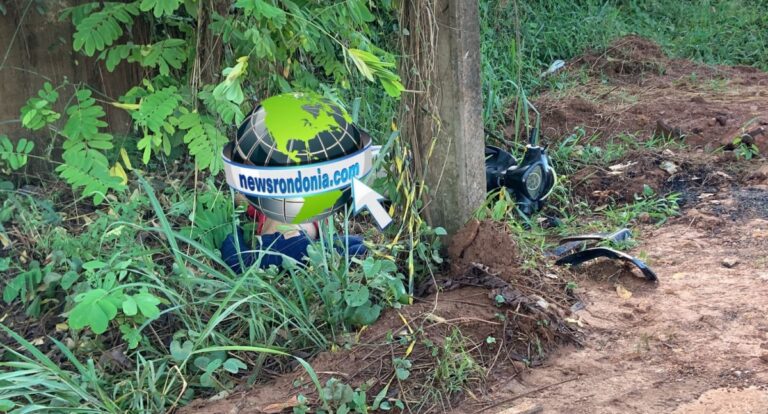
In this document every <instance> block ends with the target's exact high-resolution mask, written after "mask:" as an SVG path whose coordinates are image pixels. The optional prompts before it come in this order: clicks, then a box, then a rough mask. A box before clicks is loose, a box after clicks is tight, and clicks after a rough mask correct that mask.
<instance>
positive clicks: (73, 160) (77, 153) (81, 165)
mask: <svg viewBox="0 0 768 414" xmlns="http://www.w3.org/2000/svg"><path fill="white" fill-rule="evenodd" d="M62 158H63V159H64V164H62V165H60V166H58V167H57V168H56V171H57V172H58V173H59V175H60V176H61V178H63V179H65V180H66V181H67V182H68V183H69V184H70V185H71V186H72V188H75V189H76V188H80V187H83V190H82V192H83V195H84V196H86V197H89V196H93V202H94V203H95V204H100V203H101V202H102V201H103V200H104V197H106V195H107V192H109V190H122V189H124V188H125V186H124V185H123V184H122V180H121V179H120V177H113V176H112V175H110V173H109V166H108V165H107V164H106V158H105V157H104V155H103V154H101V153H100V152H98V151H96V150H92V149H91V150H87V149H85V148H84V146H83V145H79V146H76V147H74V148H72V149H70V150H67V151H65V152H64V154H62Z"/></svg>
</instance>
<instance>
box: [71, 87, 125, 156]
mask: <svg viewBox="0 0 768 414" xmlns="http://www.w3.org/2000/svg"><path fill="white" fill-rule="evenodd" d="M75 101H76V102H75V104H74V105H72V106H70V107H69V108H67V115H68V116H69V119H67V123H66V125H64V128H63V129H62V130H61V134H62V135H64V136H65V137H66V138H67V140H66V141H64V145H63V146H64V150H65V151H66V150H68V149H70V148H72V147H73V146H75V145H78V144H83V145H84V146H85V147H87V148H96V149H110V148H112V136H111V135H109V134H105V133H101V132H99V128H103V127H106V126H107V123H106V122H104V121H103V120H102V119H101V118H102V117H104V116H105V115H106V114H105V113H104V108H102V107H101V105H96V100H95V99H93V98H92V97H91V91H90V90H88V89H80V90H78V91H77V92H75Z"/></svg>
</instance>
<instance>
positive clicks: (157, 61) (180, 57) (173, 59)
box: [107, 39, 187, 75]
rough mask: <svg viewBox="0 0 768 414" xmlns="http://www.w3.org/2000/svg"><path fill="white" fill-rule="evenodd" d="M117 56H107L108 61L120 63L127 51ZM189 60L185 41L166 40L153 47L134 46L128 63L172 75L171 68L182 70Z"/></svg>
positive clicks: (120, 52)
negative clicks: (156, 69) (134, 63)
mask: <svg viewBox="0 0 768 414" xmlns="http://www.w3.org/2000/svg"><path fill="white" fill-rule="evenodd" d="M115 53H119V54H118V55H117V56H114V57H111V56H110V53H108V54H107V59H110V57H111V58H112V61H113V62H114V61H118V62H119V59H120V56H122V55H123V54H124V53H125V51H124V50H119V51H116V52H115ZM186 60H187V42H186V41H184V40H183V39H166V40H162V41H160V42H157V43H153V44H151V45H142V46H132V47H131V49H130V55H129V56H128V62H136V63H139V64H140V65H141V66H144V67H149V68H158V69H159V71H160V74H161V75H168V74H170V71H171V68H174V69H181V68H182V66H183V63H184V62H185V61H186Z"/></svg>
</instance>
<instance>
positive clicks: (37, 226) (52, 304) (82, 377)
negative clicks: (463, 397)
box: [0, 0, 768, 413]
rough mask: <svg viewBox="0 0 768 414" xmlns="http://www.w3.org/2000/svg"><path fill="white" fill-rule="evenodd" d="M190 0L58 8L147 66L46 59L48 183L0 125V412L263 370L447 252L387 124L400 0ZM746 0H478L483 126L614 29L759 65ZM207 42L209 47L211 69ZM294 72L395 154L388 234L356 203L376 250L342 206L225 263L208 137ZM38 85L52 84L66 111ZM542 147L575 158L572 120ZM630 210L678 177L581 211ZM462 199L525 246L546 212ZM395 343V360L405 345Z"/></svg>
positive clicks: (88, 403)
mask: <svg viewBox="0 0 768 414" xmlns="http://www.w3.org/2000/svg"><path fill="white" fill-rule="evenodd" d="M203 3H204V2H196V1H193V0H185V1H179V0H140V1H135V2H129V3H106V4H104V5H101V4H100V3H89V4H85V5H82V6H78V7H77V8H75V9H71V10H69V11H67V12H66V13H65V15H64V17H65V18H67V19H71V21H72V22H73V23H74V24H75V26H76V27H77V30H76V33H75V36H74V39H71V41H72V44H73V47H74V49H75V50H79V51H81V52H82V53H84V54H86V55H88V56H98V57H100V58H101V59H103V60H104V61H105V64H106V66H107V67H108V68H110V67H112V68H114V67H115V65H118V64H120V62H121V61H123V60H125V61H128V62H135V63H138V64H139V65H141V66H142V67H144V68H145V69H147V70H148V73H150V74H151V76H148V77H147V78H146V79H145V80H144V81H143V82H142V83H141V84H139V85H136V87H135V88H133V89H132V90H130V91H129V92H128V93H127V94H126V95H125V96H123V97H112V98H116V99H115V101H111V102H106V103H105V102H103V100H102V99H101V97H98V98H99V99H98V100H97V97H96V96H94V94H93V92H92V91H91V90H90V89H88V86H87V85H72V84H62V85H50V84H47V83H44V82H42V80H41V84H40V93H39V94H38V95H37V96H35V97H30V100H29V102H28V104H27V105H25V106H24V108H20V120H21V122H22V123H23V125H24V127H26V128H27V129H29V130H30V131H46V133H48V134H50V137H51V140H50V142H51V143H52V144H51V148H45V149H44V151H43V153H44V154H45V156H46V157H47V156H50V155H51V154H54V153H56V152H55V151H53V146H56V149H59V148H61V149H63V151H64V152H63V158H62V161H63V163H59V162H56V164H55V165H56V167H55V168H56V172H57V173H58V175H59V177H60V179H63V181H65V182H66V183H67V185H65V184H63V183H62V181H58V179H57V178H56V177H50V178H47V181H45V182H44V184H45V189H41V188H35V187H34V186H32V187H25V185H26V184H29V183H31V182H32V180H29V179H28V177H26V176H25V175H24V169H23V166H24V163H25V162H26V160H27V157H28V154H30V152H31V151H32V149H33V148H32V146H31V143H30V142H29V141H25V140H13V141H12V140H11V139H10V138H8V137H5V136H0V170H2V172H3V174H6V175H4V176H3V179H2V180H0V187H1V188H0V191H1V192H0V246H1V247H2V249H3V253H2V255H0V271H2V272H3V277H2V279H0V288H1V289H2V295H3V298H2V300H3V306H4V307H5V309H6V311H3V312H2V313H0V321H2V323H3V326H2V327H1V328H2V330H0V340H1V341H0V342H2V344H3V346H4V351H2V350H0V412H3V411H12V410H15V409H19V410H20V411H18V412H24V411H21V408H22V407H32V408H39V409H41V410H43V409H45V408H44V407H53V409H54V410H56V409H58V410H60V411H67V412H74V410H78V411H79V412H113V413H117V412H162V411H165V410H168V409H170V408H172V407H176V406H179V405H183V404H185V403H187V402H189V401H190V400H191V399H193V398H195V397H199V396H203V395H212V394H215V393H217V392H220V391H222V390H227V389H231V388H232V387H233V386H234V385H235V384H236V383H238V382H242V381H248V382H254V381H257V380H258V379H260V378H262V374H263V372H264V371H265V370H270V371H272V372H275V371H283V370H287V369H290V368H291V367H293V366H295V363H294V361H295V359H294V358H293V357H291V356H290V355H297V354H301V355H310V356H311V355H313V354H315V353H316V352H318V351H321V350H325V349H328V348H330V347H332V346H344V345H346V344H348V343H349V342H350V334H351V333H354V332H355V330H356V329H358V328H359V327H360V326H363V325H368V324H370V323H372V322H374V321H375V320H376V319H377V318H378V316H379V315H380V313H381V312H382V311H383V310H384V309H386V308H390V307H395V308H397V307H400V306H403V305H405V304H407V303H408V302H409V297H408V295H409V294H410V293H412V292H413V288H414V285H415V283H416V282H417V281H418V280H419V279H421V278H425V277H428V276H430V275H431V272H433V271H434V269H435V265H437V264H439V263H440V262H441V261H442V259H441V258H440V255H439V253H438V252H439V249H440V244H439V241H438V239H437V237H436V236H438V235H440V234H442V233H443V230H442V229H439V228H438V229H431V228H429V227H428V226H426V225H425V224H424V223H423V222H422V221H421V219H420V218H419V216H418V210H419V208H420V201H419V200H417V199H416V197H415V194H416V193H417V187H418V183H416V182H415V179H413V178H412V177H413V175H412V174H413V171H412V170H411V169H412V168H413V167H412V165H411V164H410V162H411V160H410V158H409V157H407V145H406V144H405V143H404V140H401V139H400V137H399V136H398V133H397V131H396V125H397V119H396V117H395V113H396V111H397V107H398V101H397V96H398V94H399V93H400V89H401V87H400V85H399V82H398V80H397V77H396V75H395V72H396V70H395V66H394V65H395V63H396V56H398V54H399V52H398V51H397V50H394V47H395V46H394V45H397V44H398V41H397V36H398V33H399V29H398V26H397V22H396V15H397V10H396V7H397V3H398V2H395V1H392V2H390V1H382V2H368V1H364V0H348V1H344V2H337V3H334V4H332V5H328V4H327V2H324V1H319V0H318V1H288V0H275V1H267V0H238V1H236V2H233V4H234V6H233V7H232V9H231V10H229V13H228V14H226V15H222V14H220V11H214V10H209V9H208V8H207V6H205V5H204V4H203ZM760 3H761V2H759V1H746V0H744V1H741V0H730V1H717V2H716V1H711V2H710V1H694V2H676V1H669V0H654V1H615V2H605V1H603V2H600V1H596V0H586V1H581V2H550V1H532V2H516V1H513V0H482V1H480V8H481V26H482V36H483V37H482V55H483V63H482V65H483V66H482V68H483V73H482V76H483V96H484V103H485V106H484V117H485V121H486V126H487V127H488V128H490V129H491V130H495V129H497V128H498V127H500V126H502V125H504V124H505V123H507V122H510V121H509V120H508V119H506V117H505V111H506V110H507V108H509V107H510V105H512V104H513V103H514V102H515V101H519V102H524V101H527V97H528V95H535V93H536V92H537V91H540V90H542V89H543V88H548V87H561V86H560V85H559V84H558V82H559V81H560V80H561V79H560V78H559V77H550V78H547V80H545V81H542V80H541V78H540V77H539V73H541V72H542V71H544V70H546V68H547V67H548V66H549V64H550V63H551V62H552V61H554V60H556V59H569V58H572V57H574V56H577V55H578V54H579V53H581V52H582V51H583V50H584V49H585V48H591V47H594V48H599V47H602V46H605V45H607V44H608V43H610V42H611V41H612V40H613V39H615V38H616V37H618V36H622V35H625V34H628V33H638V34H640V35H643V36H647V37H649V38H651V39H653V40H655V41H657V42H659V43H660V44H661V45H662V47H663V48H664V49H665V50H667V51H668V52H669V53H671V54H673V55H675V56H680V57H688V58H693V59H697V60H700V61H703V62H706V63H711V64H746V65H754V66H757V67H759V68H762V69H765V70H768V50H767V49H766V48H767V47H768V16H766V15H765V14H764V13H761V11H762V10H761V9H760V6H761V4H760ZM0 4H2V3H0ZM200 13H206V15H207V16H209V17H210V22H211V24H210V26H208V29H207V30H208V31H207V32H205V33H202V34H201V33H198V32H197V31H196V30H195V29H196V28H197V26H196V22H199V21H200V20H199V18H200V16H201V15H200ZM134 24H146V25H148V27H150V28H151V31H152V34H151V42H150V43H148V44H135V43H134V42H133V41H132V40H130V39H128V40H126V37H121V36H122V35H123V33H127V32H128V28H130V27H131V25H134ZM198 36H200V38H201V39H202V40H205V39H212V38H218V37H220V38H221V39H223V40H224V43H225V44H226V46H225V47H223V48H222V49H221V50H220V51H219V52H221V53H220V55H218V54H216V53H213V52H212V51H211V50H205V49H204V48H200V47H198V46H195V45H196V44H198V42H196V41H195V40H197V39H198ZM202 44H207V43H206V42H205V41H202ZM211 56H219V57H220V60H218V61H217V60H214V63H213V65H214V67H208V68H207V69H206V68H205V66H206V64H207V63H206V62H209V61H210V59H213V58H211ZM200 64H202V65H203V67H202V68H201V67H200V66H199V65H200ZM212 74H213V75H212ZM218 74H221V76H218ZM292 89H312V90H316V91H319V92H320V93H323V94H324V95H325V96H327V97H329V98H332V99H334V100H336V101H338V102H340V103H342V104H343V105H345V106H346V107H347V108H349V110H350V112H351V113H352V114H353V117H354V118H355V119H357V120H359V121H360V122H361V123H362V124H363V125H364V126H365V127H366V128H368V129H369V130H371V131H372V132H373V135H374V136H375V137H376V139H377V140H378V141H379V143H381V144H384V145H385V152H384V156H385V157H387V158H386V160H387V162H386V164H387V165H390V167H389V169H388V170H387V173H388V176H387V177H383V178H381V180H380V181H381V182H380V183H378V185H379V188H384V189H385V190H386V191H385V192H386V194H387V196H388V197H389V198H390V199H391V200H393V201H394V204H395V205H396V206H398V207H397V208H398V211H397V213H398V214H397V217H398V223H397V226H393V228H392V229H391V230H389V231H388V232H386V233H385V234H379V233H378V232H376V231H375V230H373V229H369V228H368V227H367V226H366V225H365V224H364V223H363V224H360V223H357V224H356V225H357V226H358V228H360V229H362V231H364V232H367V234H366V235H367V236H368V239H369V240H370V241H371V247H372V249H373V251H374V254H373V255H372V256H371V257H369V258H367V259H365V260H364V261H360V260H352V259H350V258H349V257H346V256H345V255H341V254H339V253H338V252H337V251H336V250H335V249H334V248H333V247H332V246H329V242H328V241H329V240H332V239H333V237H334V236H335V235H337V234H339V233H345V232H348V231H349V229H350V227H351V226H352V225H353V224H352V223H351V222H350V220H349V217H339V218H337V219H336V220H335V221H332V222H330V223H328V225H324V226H323V228H322V231H321V233H322V237H321V239H322V241H321V242H320V243H318V244H317V245H316V246H315V247H314V248H313V249H312V250H310V257H309V259H310V266H309V267H307V268H305V267H300V266H288V267H287V268H286V269H284V270H279V269H275V268H273V269H269V270H266V271H262V270H259V269H251V270H249V271H248V272H247V273H246V274H245V275H235V274H233V273H232V272H230V271H229V269H228V268H227V267H226V266H225V265H224V264H223V263H222V261H221V258H220V257H219V254H218V251H217V246H218V245H219V243H220V242H221V240H222V239H223V238H224V237H225V236H226V234H229V233H230V232H232V231H233V229H234V227H235V226H237V225H245V226H246V227H247V226H251V225H252V224H250V223H243V222H241V220H242V209H236V208H235V207H233V202H232V194H231V193H230V191H229V190H228V188H227V187H226V185H225V184H224V183H223V180H222V179H221V178H220V174H219V175H216V174H217V173H219V170H220V164H219V163H220V161H219V158H218V157H215V156H212V155H214V154H217V153H218V149H219V148H220V146H221V145H222V144H223V143H224V142H226V140H227V139H228V136H229V134H230V133H231V131H232V130H233V126H234V125H236V124H237V123H238V122H239V121H240V120H241V119H242V117H243V114H244V113H246V112H247V111H249V110H250V106H251V104H252V101H251V98H250V97H253V96H264V95H266V94H271V93H275V92H278V91H285V90H292ZM117 98H119V99H117ZM60 100H61V101H60ZM54 102H67V105H66V107H67V109H66V110H65V111H64V113H57V112H56V111H55V110H54V109H53V103H54ZM104 104H113V105H116V106H118V107H120V108H123V109H125V110H126V111H128V112H129V113H130V114H131V117H132V119H133V120H134V131H133V132H134V133H133V134H132V135H130V136H127V137H116V136H113V135H112V134H111V133H110V132H109V128H108V127H109V126H108V125H106V123H105V122H104V121H103V118H104V110H103V108H102V105H104ZM517 122H521V121H520V120H518V121H517ZM519 127H522V124H520V125H519ZM627 149H628V147H627V146H619V147H616V148H610V149H607V150H606V151H603V152H601V154H602V155H601V156H599V157H592V158H589V157H590V154H595V153H596V152H590V148H586V149H585V150H584V151H582V153H581V154H582V155H581V157H582V159H580V160H579V161H580V162H583V163H585V164H601V163H606V162H610V161H612V160H614V159H615V158H618V157H620V156H621V155H623V154H624V153H625V152H626V151H627ZM553 152H554V154H553V156H554V158H555V160H556V161H557V162H558V163H559V166H560V167H561V168H562V169H563V172H564V173H568V172H570V170H569V168H568V162H569V160H570V159H572V158H573V157H574V156H575V155H574V152H573V151H572V148H571V146H570V143H569V141H567V140H566V141H564V142H562V143H560V145H559V146H558V147H556V148H554V150H553ZM601 157H602V158H601ZM614 157H615V158H614ZM49 189H54V190H55V191H49ZM556 197H557V200H558V201H557V204H559V205H568V204H569V202H570V200H571V196H570V192H569V189H568V188H567V187H565V186H560V187H559V188H558V189H557V191H556ZM553 211H555V209H554V208H553V210H552V211H548V213H552V212H553ZM555 212H557V213H558V214H561V215H562V216H565V217H564V221H565V222H566V224H568V223H572V222H574V221H576V220H575V217H577V215H579V214H589V213H590V212H589V211H588V210H587V206H586V205H579V204H573V205H571V207H570V208H569V209H568V210H567V211H566V210H563V211H555ZM643 212H645V213H649V214H650V215H651V217H652V218H653V219H654V220H655V221H663V220H664V219H665V218H666V217H667V216H669V215H672V214H675V212H676V204H675V198H674V196H665V195H658V194H654V193H653V192H652V191H650V192H644V194H640V195H638V200H637V202H636V203H634V204H630V205H626V206H609V208H608V209H607V210H605V211H604V212H603V213H601V217H600V220H602V221H601V222H598V223H597V224H596V225H598V226H617V225H626V224H628V223H630V222H631V221H632V220H634V219H635V218H636V217H637V216H638V215H639V214H640V213H643ZM478 216H481V217H491V218H494V219H496V220H506V221H508V222H509V224H510V227H511V228H512V230H513V231H514V233H515V234H516V235H517V236H518V237H519V238H520V240H521V243H520V247H521V249H523V250H524V251H525V252H526V257H527V258H528V260H529V262H528V263H529V264H530V266H535V265H536V263H537V260H538V259H537V256H539V255H540V253H541V251H542V249H543V248H544V247H545V244H546V237H545V236H547V234H548V232H552V231H553V230H547V229H543V228H541V227H539V225H538V224H537V223H538V222H537V220H536V218H535V217H534V218H532V219H531V220H523V219H521V218H520V217H519V216H518V215H517V213H516V212H515V209H514V204H513V203H512V201H511V199H509V197H508V196H506V195H505V194H501V195H499V196H498V197H494V198H491V199H489V201H488V203H487V205H486V206H485V207H484V208H483V209H481V210H480V211H479V212H478ZM366 229H367V230H366ZM554 231H558V230H554ZM560 231H564V230H560ZM9 327H10V328H9ZM457 335H458V334H457ZM299 363H300V364H301V365H302V366H304V367H305V368H306V369H308V371H309V372H310V373H311V368H310V367H309V366H308V365H306V362H305V361H304V360H301V359H299ZM393 364H396V366H397V367H398V369H400V370H401V371H399V373H400V374H402V373H403V372H405V374H403V375H406V376H407V369H408V368H407V367H410V365H409V364H410V362H408V361H407V360H402V359H398V360H396V361H395V360H393ZM403 370H405V371H403ZM400 374H399V375H400ZM462 378H463V377H462ZM335 385H338V384H336V383H332V384H325V387H326V388H329V387H330V388H333V387H334V386H335ZM461 385H462V384H461V383H460V382H458V383H453V384H452V387H455V388H456V389H452V391H456V390H458V389H460V388H461ZM316 386H317V387H318V388H321V387H323V384H316ZM350 392H351V390H350ZM355 393H356V394H355V395H356V396H357V397H355V398H357V400H355V403H354V404H355V405H352V403H351V402H350V403H349V404H350V405H349V406H346V407H347V408H350V407H353V408H357V409H359V408H360V407H361V406H362V407H366V404H367V403H366V401H365V393H364V392H363V393H360V390H355ZM328 395H330V394H328ZM360 395H362V396H363V397H362V398H363V401H362V402H360V400H359V398H360V397H359V396H360ZM368 397H370V398H369V399H372V398H373V397H374V396H370V395H369V396H368ZM329 400H330V397H329ZM378 401H379V402H378V404H382V400H381V399H379V400H378ZM322 402H323V401H320V403H321V404H322ZM326 402H327V401H326ZM369 402H370V401H369ZM397 403H399V404H402V402H400V401H396V402H393V404H394V405H395V406H396V404H397ZM383 407H384V405H380V406H379V408H383ZM342 412H343V411H342Z"/></svg>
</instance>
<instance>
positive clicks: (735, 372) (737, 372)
mask: <svg viewBox="0 0 768 414" xmlns="http://www.w3.org/2000/svg"><path fill="white" fill-rule="evenodd" d="M733 375H735V376H736V377H737V378H741V371H734V372H733Z"/></svg>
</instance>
